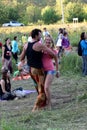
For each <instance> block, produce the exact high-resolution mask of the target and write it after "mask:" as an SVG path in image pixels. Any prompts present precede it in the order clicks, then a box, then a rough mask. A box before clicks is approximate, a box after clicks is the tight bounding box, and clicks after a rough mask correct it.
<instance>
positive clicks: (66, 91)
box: [0, 73, 87, 130]
mask: <svg viewBox="0 0 87 130" xmlns="http://www.w3.org/2000/svg"><path fill="white" fill-rule="evenodd" d="M86 80H87V79H86V78H84V77H81V76H79V75H72V73H71V74H70V75H68V74H67V75H66V76H63V75H62V76H61V77H60V78H59V79H57V78H55V79H54V81H53V83H52V86H51V92H52V110H48V109H46V110H41V111H37V112H34V113H32V112H31V111H32V108H33V105H34V102H35V99H36V96H37V94H36V93H35V94H30V95H29V96H28V97H26V98H23V99H19V100H16V101H9V102H1V103H0V130H15V129H16V130H86V128H87V98H85V99H84V100H81V101H80V102H79V100H78V99H79V96H80V97H81V96H82V95H83V94H84V93H86V92H87V89H86V86H87V85H86ZM18 86H22V87H24V89H34V87H33V82H32V80H31V79H29V80H23V81H12V87H13V88H16V87H18Z"/></svg>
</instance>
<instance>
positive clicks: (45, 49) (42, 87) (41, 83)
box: [0, 29, 59, 111]
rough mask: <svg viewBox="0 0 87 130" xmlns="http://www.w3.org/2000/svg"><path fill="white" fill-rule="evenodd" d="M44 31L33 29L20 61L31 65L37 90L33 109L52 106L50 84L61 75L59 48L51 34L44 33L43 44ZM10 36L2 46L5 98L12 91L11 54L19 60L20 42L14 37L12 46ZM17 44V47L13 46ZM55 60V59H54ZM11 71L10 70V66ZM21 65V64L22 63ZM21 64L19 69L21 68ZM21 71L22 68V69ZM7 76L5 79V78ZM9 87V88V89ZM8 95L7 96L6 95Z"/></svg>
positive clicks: (1, 87) (0, 86) (2, 92)
mask: <svg viewBox="0 0 87 130" xmlns="http://www.w3.org/2000/svg"><path fill="white" fill-rule="evenodd" d="M41 36H42V32H41V30H39V29H33V30H32V31H31V41H30V42H27V43H26V44H25V45H24V47H23V50H22V53H21V55H20V61H25V60H26V61H27V63H26V64H27V65H28V66H29V74H30V76H31V78H32V79H33V81H34V83H35V88H36V90H37V94H38V96H37V99H36V102H35V105H34V107H33V110H32V111H35V110H38V109H41V108H43V107H45V106H48V107H49V108H51V93H50V86H51V83H52V81H53V78H54V76H55V75H56V77H59V70H58V56H57V53H58V52H57V50H56V49H55V48H54V43H53V39H52V37H51V36H50V34H46V36H45V35H44V44H42V37H41ZM10 43H11V41H10V39H9V38H7V39H6V40H5V45H3V47H2V62H3V68H4V69H3V70H2V75H4V76H2V79H1V83H0V96H1V99H6V98H3V97H4V95H6V93H9V92H10V91H11V84H10V80H9V79H10V76H9V74H8V73H9V72H10V73H11V72H12V65H11V64H12V60H11V55H13V57H15V60H16V61H17V54H16V52H18V44H17V37H16V36H15V37H14V40H13V42H12V43H13V44H12V46H11V44H10ZM13 46H15V48H13ZM16 49H17V50H16ZM53 60H54V61H53ZM54 63H55V66H54ZM7 66H8V68H9V70H10V71H8V68H7ZM20 66H21V64H20ZM20 66H19V69H20ZM20 71H21V69H20ZM3 77H5V79H4V78H3ZM7 88H8V89H7ZM5 97H6V96H5ZM12 98H14V97H12Z"/></svg>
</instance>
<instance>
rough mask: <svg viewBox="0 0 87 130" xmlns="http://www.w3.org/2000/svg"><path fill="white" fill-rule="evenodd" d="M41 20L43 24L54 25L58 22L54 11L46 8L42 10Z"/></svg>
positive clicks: (51, 8)
mask: <svg viewBox="0 0 87 130" xmlns="http://www.w3.org/2000/svg"><path fill="white" fill-rule="evenodd" d="M41 15H42V20H43V21H44V23H45V24H50V23H55V22H57V21H58V15H57V14H56V11H55V10H54V9H53V7H50V6H46V7H45V8H44V9H43V10H42V13H41Z"/></svg>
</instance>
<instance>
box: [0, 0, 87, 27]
mask: <svg viewBox="0 0 87 130" xmlns="http://www.w3.org/2000/svg"><path fill="white" fill-rule="evenodd" d="M62 9H63V10H62ZM86 10H87V1H86V0H62V3H61V0H43V1H42V0H1V1H0V25H2V24H3V23H5V22H9V21H11V20H15V21H19V22H22V23H24V24H25V25H31V24H34V23H35V24H53V23H56V22H61V19H62V11H63V13H64V21H65V22H72V20H73V18H76V17H78V19H79V22H82V21H84V20H87V11H86Z"/></svg>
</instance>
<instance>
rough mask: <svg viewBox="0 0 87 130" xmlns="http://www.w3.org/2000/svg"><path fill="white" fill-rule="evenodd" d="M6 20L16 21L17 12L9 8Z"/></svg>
mask: <svg viewBox="0 0 87 130" xmlns="http://www.w3.org/2000/svg"><path fill="white" fill-rule="evenodd" d="M8 18H9V20H17V19H18V18H19V15H18V11H17V9H16V8H9V14H8Z"/></svg>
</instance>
